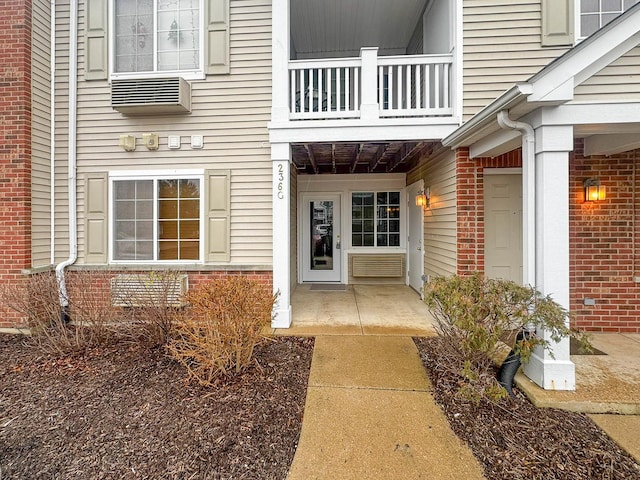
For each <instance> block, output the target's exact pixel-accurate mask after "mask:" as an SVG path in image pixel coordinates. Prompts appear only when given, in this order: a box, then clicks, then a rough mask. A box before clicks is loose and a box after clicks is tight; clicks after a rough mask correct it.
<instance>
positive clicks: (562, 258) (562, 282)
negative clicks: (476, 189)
mask: <svg viewBox="0 0 640 480" xmlns="http://www.w3.org/2000/svg"><path fill="white" fill-rule="evenodd" d="M535 133H536V135H535V137H536V144H535V151H536V156H535V158H536V160H535V162H536V167H535V170H536V172H535V173H536V182H535V195H536V219H535V232H536V234H535V237H536V249H535V252H536V287H537V289H538V290H539V291H540V292H541V293H542V294H543V295H550V296H551V297H552V298H553V300H555V301H556V302H558V303H559V304H560V305H562V306H563V307H564V308H566V309H567V310H568V309H569V152H570V151H571V150H573V127H571V126H542V127H540V128H537V129H536V131H535ZM568 322H569V319H567V324H568ZM537 333H538V335H542V336H543V338H545V339H546V340H549V341H550V342H551V350H550V351H547V350H544V351H543V350H542V349H538V350H536V351H535V352H534V354H533V355H532V356H531V360H530V361H529V363H528V364H526V365H525V368H524V371H525V374H526V375H527V376H528V377H529V378H530V379H531V380H533V381H534V382H535V383H537V384H538V385H540V386H541V387H542V388H545V389H548V390H575V388H576V380H575V365H574V364H573V362H572V361H571V360H570V358H569V338H563V339H562V340H561V341H560V342H557V343H556V342H553V340H552V339H551V338H550V336H549V334H548V333H547V332H545V331H542V332H541V331H538V332H537ZM552 354H553V356H552Z"/></svg>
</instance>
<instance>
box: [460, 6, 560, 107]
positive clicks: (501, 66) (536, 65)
mask: <svg viewBox="0 0 640 480" xmlns="http://www.w3.org/2000/svg"><path fill="white" fill-rule="evenodd" d="M488 3H489V2H486V1H484V0H465V2H464V10H463V32H464V46H463V65H464V70H463V83H464V87H463V91H464V92H463V102H464V103H463V116H464V118H465V119H468V118H469V117H471V116H472V115H473V114H475V113H477V112H478V111H479V110H481V109H482V108H483V107H484V106H486V105H487V104H489V103H490V102H491V101H492V100H494V99H495V98H497V97H498V96H499V95H500V94H502V93H503V92H504V91H505V90H507V89H508V88H509V87H511V86H512V85H513V84H514V83H516V82H521V81H524V80H527V79H528V78H529V77H531V76H532V75H533V74H534V73H536V72H537V71H539V70H540V69H541V68H543V67H544V66H546V65H547V64H548V63H549V62H550V61H551V60H553V59H554V58H556V57H557V56H559V55H561V54H562V53H564V52H565V51H566V48H564V47H563V48H556V47H553V48H550V47H544V48H543V47H542V46H541V34H542V22H541V1H540V0H513V1H510V2H505V1H501V2H491V4H488Z"/></svg>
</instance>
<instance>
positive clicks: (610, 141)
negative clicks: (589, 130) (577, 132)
mask: <svg viewBox="0 0 640 480" xmlns="http://www.w3.org/2000/svg"><path fill="white" fill-rule="evenodd" d="M637 148H640V138H639V137H638V134H637V133H621V134H613V135H591V136H590V137H586V138H585V139H584V155H585V156H587V157H588V156H590V155H615V154H617V153H622V152H628V151H631V150H635V149H637Z"/></svg>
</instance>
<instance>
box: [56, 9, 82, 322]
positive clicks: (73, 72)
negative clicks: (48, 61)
mask: <svg viewBox="0 0 640 480" xmlns="http://www.w3.org/2000/svg"><path fill="white" fill-rule="evenodd" d="M69 3H70V5H69V8H70V10H69V126H68V129H69V135H68V136H69V146H68V148H69V162H68V180H69V183H68V188H69V258H67V259H66V260H65V261H63V262H61V263H59V264H58V265H57V266H56V278H57V280H58V295H59V298H60V305H61V306H62V307H63V315H64V316H65V320H67V319H68V317H67V315H68V312H67V308H66V307H68V306H69V295H68V294H67V285H66V283H65V279H64V269H65V268H66V267H68V266H69V265H72V264H73V263H75V261H76V260H77V259H78V231H77V228H76V223H77V211H76V123H77V120H76V117H77V115H76V105H77V98H76V95H77V90H78V78H77V74H78V65H77V57H78V54H77V49H78V5H77V0H71V2H69Z"/></svg>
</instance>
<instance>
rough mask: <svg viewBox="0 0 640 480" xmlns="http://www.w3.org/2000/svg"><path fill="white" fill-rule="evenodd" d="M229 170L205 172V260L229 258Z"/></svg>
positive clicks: (227, 259)
mask: <svg viewBox="0 0 640 480" xmlns="http://www.w3.org/2000/svg"><path fill="white" fill-rule="evenodd" d="M230 180H231V172H229V171H228V170H207V171H206V172H205V183H206V191H205V197H204V198H205V222H206V226H205V260H206V261H207V262H228V261H229V260H230V259H231V247H230V243H231V225H230V210H231V205H230V204H231V189H230Z"/></svg>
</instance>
